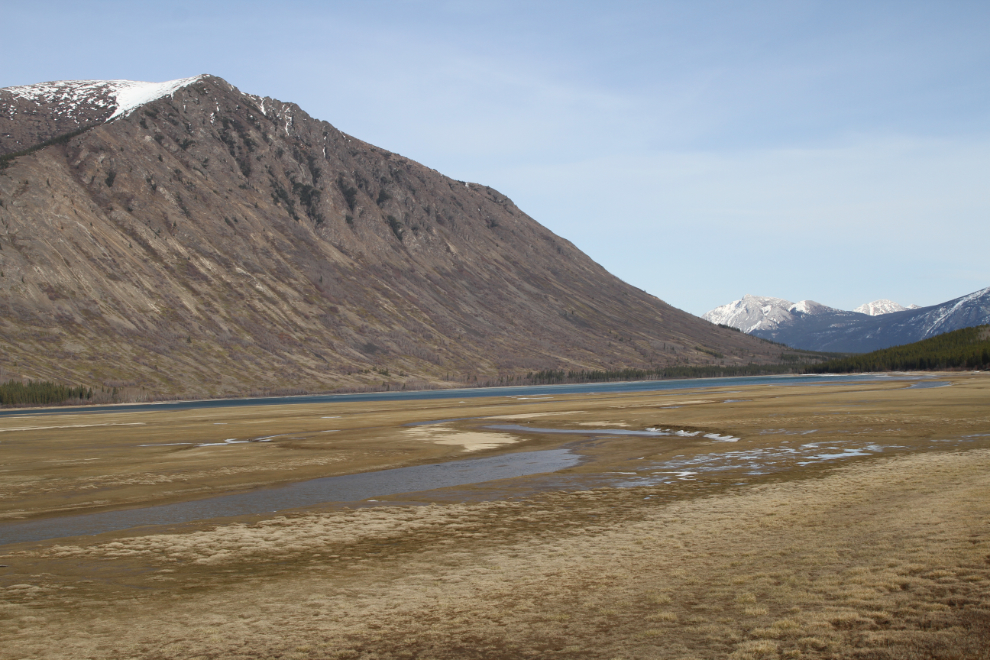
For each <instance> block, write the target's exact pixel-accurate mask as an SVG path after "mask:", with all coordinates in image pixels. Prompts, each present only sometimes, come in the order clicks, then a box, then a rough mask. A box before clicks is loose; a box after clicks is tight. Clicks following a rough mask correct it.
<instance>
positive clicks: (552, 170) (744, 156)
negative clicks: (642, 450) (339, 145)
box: [0, 0, 990, 314]
mask: <svg viewBox="0 0 990 660" xmlns="http://www.w3.org/2000/svg"><path fill="white" fill-rule="evenodd" d="M3 14H4V18H5V20H4V23H5V26H6V29H5V36H4V52H5V53H6V55H5V57H4V63H3V65H2V67H0V86H2V87H6V86H9V85H19V84H28V83H33V82H40V81H45V80H59V79H105V78H124V79H132V80H148V81H162V80H171V79H174V78H183V77H188V76H192V75H196V74H199V73H212V74H215V75H218V76H221V77H223V78H225V79H226V80H228V81H229V82H231V83H232V84H234V85H236V86H237V87H239V88H240V89H241V90H242V91H245V92H250V93H254V94H262V95H267V96H273V97H276V98H279V99H281V100H285V101H293V102H296V103H298V104H299V105H300V106H301V107H302V108H303V109H305V110H306V111H307V112H309V113H310V114H311V115H313V116H315V117H317V118H320V119H324V120H327V121H329V122H330V123H332V124H334V125H335V126H337V127H338V128H340V129H341V130H344V131H346V132H348V133H350V134H353V135H356V136H358V137H360V138H362V139H364V140H367V141H369V142H371V143H373V144H376V145H378V146H381V147H383V148H385V149H389V150H391V151H395V152H398V153H401V154H403V155H405V156H408V157H410V158H413V159H415V160H418V161H420V162H422V163H424V164H426V165H428V166H430V167H433V168H435V169H437V170H439V171H441V172H443V173H444V174H447V175H449V176H451V177H453V178H455V179H462V180H469V181H476V182H480V183H484V184H487V185H490V186H492V187H494V188H496V189H498V190H500V191H501V192H503V193H505V194H506V195H508V196H510V197H511V198H512V199H513V200H514V201H515V202H516V203H517V204H518V205H519V206H520V207H521V208H522V209H523V210H524V211H526V212H527V213H529V214H530V215H531V216H533V217H534V218H535V219H536V220H537V221H538V222H540V223H542V224H543V225H545V226H547V227H549V228H550V229H551V230H553V231H554V232H556V233H557V234H559V235H561V236H563V237H565V238H567V239H569V240H571V241H572V242H573V243H575V244H576V245H577V246H578V247H579V248H581V249H582V250H584V251H585V252H586V253H588V254H589V255H590V256H591V257H592V258H593V259H595V260H596V261H598V262H599V263H601V264H602V265H603V266H605V267H606V268H607V269H609V270H610V271H611V272H613V273H615V274H616V275H618V276H619V277H621V278H622V279H624V280H626V281H627V282H630V283H631V284H633V285H635V286H638V287H640V288H642V289H645V290H646V291H648V292H650V293H652V294H655V295H657V296H658V297H660V298H662V299H664V300H666V301H667V302H669V303H671V304H673V305H675V306H677V307H680V308H682V309H685V310H687V311H689V312H692V313H695V314H701V313H703V312H705V311H707V310H708V309H710V308H712V307H714V306H716V305H719V304H723V303H726V302H729V301H731V300H733V299H736V298H739V297H741V296H742V295H743V294H745V293H752V294H758V295H772V296H778V297H782V298H787V299H790V300H793V301H797V300H800V299H804V298H810V299H813V300H817V301H818V302H821V303H825V304H828V305H832V306H836V307H840V308H845V309H851V308H853V307H855V306H856V305H859V304H860V303H863V302H867V301H870V300H874V299H877V298H891V299H893V300H896V301H898V302H900V303H902V304H908V303H912V302H914V303H917V304H920V305H928V304H935V303H938V302H942V301H945V300H948V299H951V298H955V297H957V296H960V295H963V294H965V293H969V292H971V291H974V290H976V289H980V288H983V287H986V286H990V251H988V246H990V38H988V36H987V35H990V3H987V2H986V1H985V0H982V1H980V2H966V1H959V2H910V1H900V2H882V1H877V2H844V1H842V0H839V1H832V2H810V1H801V0H789V1H780V2H759V1H756V2H747V3H740V2H731V1H729V2H714V1H713V2H707V1H705V0H696V1H691V2H688V1H685V2H622V1H612V2H537V1H532V2H515V1H507V2H489V1H484V0H482V1H478V2H460V1H453V0H451V1H449V2H441V1H434V2H427V1H418V0H407V1H392V2H385V1H374V0H372V1H365V2H360V3H357V2H351V3H344V2H306V1H293V0H285V1H281V2H264V3H262V2H223V1H213V2H211V1H209V0H206V1H202V2H184V1H181V0H180V1H179V2H170V3H159V2H156V3H149V2H134V1H130V2H104V1H98V2H83V1H80V2H71V3H70V2H65V3H61V2H44V1H40V2H34V3H13V2H5V3H4V9H3ZM14 53H17V54H19V56H17V57H13V56H12V54H14Z"/></svg>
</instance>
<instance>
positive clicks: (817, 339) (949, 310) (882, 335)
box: [750, 287, 990, 353]
mask: <svg viewBox="0 0 990 660" xmlns="http://www.w3.org/2000/svg"><path fill="white" fill-rule="evenodd" d="M984 323H990V287H988V288H986V289H981V290H980V291H976V292H974V293H971V294H969V295H966V296H962V297H960V298H956V299H955V300H950V301H948V302H945V303H942V304H941V305H932V306H929V307H919V308H917V309H904V310H902V311H897V312H889V313H886V314H879V315H876V316H869V315H867V314H861V313H858V312H845V311H840V310H834V311H832V312H830V313H825V314H817V315H805V316H801V317H798V318H796V319H795V321H793V322H791V323H788V324H786V325H781V326H778V327H776V328H773V329H768V330H763V329H758V330H754V331H753V332H752V333H750V334H753V335H756V336H758V337H763V338H764V339H772V340H773V341H778V342H781V343H783V344H787V345H788V346H793V347H794V348H803V349H807V350H813V351H837V352H851V353H866V352H869V351H875V350H877V349H881V348H888V347H890V346H898V345H900V344H909V343H912V342H916V341H921V340H922V339H927V338H928V337H933V336H935V335H939V334H942V333H943V332H949V331H951V330H959V329H961V328H968V327H972V326H976V325H982V324H984Z"/></svg>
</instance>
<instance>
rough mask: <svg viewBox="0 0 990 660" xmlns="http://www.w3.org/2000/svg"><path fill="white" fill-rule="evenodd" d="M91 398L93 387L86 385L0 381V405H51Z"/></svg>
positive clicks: (85, 401) (84, 400)
mask: <svg viewBox="0 0 990 660" xmlns="http://www.w3.org/2000/svg"><path fill="white" fill-rule="evenodd" d="M92 398H93V389H92V388H87V387H81V386H80V387H69V386H68V385H60V384H58V383H52V382H49V381H28V382H27V383H22V382H21V381H18V380H9V381H7V382H6V383H0V405H4V406H23V405H46V404H47V405H51V404H54V403H65V402H66V401H78V402H80V403H87V402H89V401H90V400H91V399H92Z"/></svg>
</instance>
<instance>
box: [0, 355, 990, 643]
mask: <svg viewBox="0 0 990 660" xmlns="http://www.w3.org/2000/svg"><path fill="white" fill-rule="evenodd" d="M946 380H949V381H951V382H952V386H951V387H942V388H929V389H906V384H904V383H900V384H898V383H882V384H878V383H862V384H856V385H848V384H846V385H831V386H827V387H814V388H772V387H753V388H747V389H745V391H744V392H743V393H740V392H739V391H738V390H739V388H734V390H733V393H732V394H728V393H726V394H725V395H724V396H722V397H720V395H719V393H718V392H717V391H712V390H706V391H705V392H704V394H703V396H705V397H707V399H706V400H709V399H710V400H711V403H697V404H693V405H690V406H685V407H683V408H669V406H671V405H676V404H675V403H674V402H675V401H676V400H677V398H678V397H671V396H658V395H655V394H652V395H642V394H637V395H621V396H601V397H589V396H587V395H582V396H580V397H578V396H575V397H558V398H556V399H554V400H553V401H543V402H533V401H522V402H520V401H512V402H509V403H506V402H505V401H504V400H502V401H499V402H493V401H487V400H481V401H472V402H471V404H470V405H467V406H465V405H463V404H462V405H460V406H458V405H457V404H456V403H453V402H451V403H442V404H439V405H438V404H436V403H431V404H429V405H430V406H433V408H427V407H425V406H424V405H423V404H418V405H412V404H410V405H389V406H388V407H385V406H383V405H382V404H375V405H372V404H364V407H363V408H362V407H360V406H359V407H354V408H345V407H343V406H340V405H334V406H322V407H318V408H319V409H318V410H312V411H311V410H308V409H307V410H303V408H305V407H304V406H298V407H296V408H293V409H292V410H285V409H282V410H277V411H273V410H270V409H269V410H266V411H256V410H255V411H252V410H250V409H249V410H238V411H235V412H231V413H227V412H226V411H225V412H224V413H223V414H222V415H219V416H224V417H225V419H217V417H218V414H217V413H214V412H211V413H210V415H204V414H203V413H199V414H198V415H199V416H198V417H196V418H193V417H192V416H191V414H189V413H184V414H185V415H187V416H186V417H183V416H182V415H177V416H175V417H172V418H166V416H162V417H160V418H159V417H154V416H153V415H150V414H149V415H148V416H142V417H140V418H136V419H129V420H122V419H119V418H113V416H111V415H108V416H107V417H106V418H105V419H104V418H102V416H101V419H96V416H93V417H92V418H88V419H87V420H86V423H87V424H93V423H103V422H104V421H105V422H121V421H131V422H135V421H139V422H143V423H144V425H143V426H140V427H133V428H128V429H127V431H124V430H122V429H117V428H113V427H111V429H110V430H107V428H105V427H104V428H100V429H97V428H93V429H78V430H76V431H74V432H73V435H72V436H71V437H70V436H60V435H56V432H55V431H54V430H47V431H41V430H35V431H22V432H19V433H9V434H4V436H3V443H4V444H3V447H4V451H5V452H9V453H6V454H4V459H3V460H4V464H3V466H2V469H3V470H4V472H0V486H2V487H3V488H4V489H5V490H4V497H3V499H2V500H0V503H2V505H3V507H4V509H3V510H4V511H5V512H6V513H8V514H9V515H32V516H37V515H42V516H43V515H50V514H51V513H52V512H54V511H56V510H57V509H58V508H59V506H60V505H59V504H58V503H59V501H60V500H65V501H69V502H74V503H75V504H76V505H77V506H79V508H82V509H84V510H89V509H94V508H95V507H98V506H99V505H93V504H91V503H89V504H87V502H93V501H95V500H96V498H97V497H101V498H103V499H104V500H105V501H106V504H105V506H123V505H125V504H126V503H128V502H139V501H149V500H152V499H153V498H154V497H156V496H157V495H156V494H158V493H171V494H170V495H165V496H166V497H173V498H179V499H181V498H183V497H188V493H198V492H202V489H204V488H212V489H213V490H214V491H217V492H227V491H229V490H239V489H244V488H246V487H250V486H249V484H250V483H277V482H279V481H283V480H287V479H292V478H294V477H295V476H296V475H300V476H303V477H310V476H314V475H318V474H326V473H331V472H333V471H335V470H338V469H342V470H345V471H347V470H351V471H362V470H367V469H380V468H381V467H383V466H389V465H392V466H396V465H405V464H415V463H416V462H424V461H436V460H445V459H452V458H454V459H455V458H458V457H461V456H465V455H467V456H470V457H476V456H481V455H492V454H497V453H499V452H505V451H520V450H522V451H525V450H529V449H537V448H539V449H544V448H550V447H555V446H561V445H565V444H567V445H568V446H571V447H572V448H573V450H574V451H577V452H579V453H581V454H582V455H583V456H585V457H586V460H585V462H584V463H582V465H581V466H579V467H577V468H572V469H570V470H567V471H566V472H565V473H564V474H558V475H551V476H547V477H544V478H535V477H527V478H521V479H519V480H506V482H504V483H499V484H497V485H482V486H475V487H464V488H458V489H448V491H438V492H435V493H425V494H420V495H415V496H401V497H400V496H396V497H393V498H391V502H386V503H385V504H384V505H378V506H366V507H359V508H351V509H346V508H340V507H333V506H327V507H322V508H320V507H317V508H313V509H310V510H306V511H298V512H293V513H289V514H278V515H270V516H269V517H255V518H250V519H244V520H242V521H235V522H226V523H224V524H221V525H217V524H210V523H209V522H205V523H203V524H198V525H191V526H187V527H184V528H181V529H177V530H175V531H171V532H170V531H168V530H160V529H148V530H137V531H132V532H124V533H116V534H110V535H103V536H98V537H91V538H85V539H62V540H57V541H52V542H45V543H35V544H22V545H18V546H5V547H0V564H6V565H8V567H7V568H3V569H0V588H2V590H0V594H2V596H0V640H3V643H2V644H0V658H3V659H4V660H6V659H7V658H28V657H36V658H88V657H95V658H129V657H140V658H194V657H204V658H276V657H277V658H434V657H435V658H518V657H532V658H543V657H550V658H628V659H632V658H668V657H669V658H683V659H687V658H725V657H729V658H740V659H741V658H848V657H857V658H904V659H908V658H911V659H913V658H919V659H920V658H987V657H990V656H988V653H990V651H988V649H990V526H988V525H987V521H988V520H990V436H988V435H985V434H990V377H987V376H986V375H982V374H981V375H972V374H962V375H960V374H955V375H951V376H949V377H948V378H947V379H946ZM697 396H698V395H697V393H694V394H693V397H692V395H691V394H687V395H685V396H684V397H683V399H684V400H685V401H696V400H697ZM729 397H731V398H732V399H741V398H745V399H749V401H745V402H728V403H723V400H725V399H728V398H729ZM454 407H456V408H457V411H456V413H457V414H456V415H455V414H451V408H454ZM568 407H570V411H568ZM545 412H553V413H562V414H557V415H553V416H550V417H540V418H539V419H538V420H537V419H535V418H534V423H533V426H536V425H539V426H542V427H549V426H553V427H556V428H575V429H580V430H581V432H582V433H583V434H584V433H587V432H588V430H589V425H595V426H601V427H602V428H625V429H633V430H636V429H645V428H648V427H654V428H663V429H671V430H672V432H673V431H685V432H688V433H693V432H696V431H697V432H698V434H697V435H693V436H687V435H680V436H664V437H658V438H651V437H621V436H616V437H608V438H599V439H590V440H589V439H587V436H585V435H582V436H540V435H539V434H530V433H520V434H506V435H508V436H510V438H511V439H514V440H516V442H514V443H512V444H501V445H498V446H496V447H494V448H478V449H477V450H476V451H466V450H468V449H471V443H470V442H464V443H460V442H459V443H457V444H449V445H447V444H437V441H443V440H444V439H447V438H456V437H458V434H462V435H464V436H468V437H471V434H479V435H482V436H484V435H488V434H494V433H493V432H491V431H488V430H485V429H484V426H485V424H489V423H491V421H492V420H491V419H485V418H489V417H493V416H499V417H502V418H504V416H506V415H527V414H531V413H545ZM323 415H340V419H335V420H334V424H335V425H336V426H335V428H339V429H340V432H339V433H334V434H326V435H322V436H320V435H318V434H317V431H318V430H321V429H323V426H321V422H322V424H325V423H326V421H325V420H320V417H321V416H323ZM455 416H456V417H471V418H476V419H464V420H460V421H456V422H446V423H444V424H442V425H439V426H440V428H441V429H443V430H438V429H435V428H434V427H433V426H424V427H411V428H408V427H404V426H403V425H404V424H408V423H411V422H416V421H427V420H430V419H449V418H452V417H455ZM118 417H124V416H122V415H118ZM523 419H525V418H523ZM217 421H226V422H227V425H226V426H215V425H214V422H217ZM46 422H50V423H49V424H46V425H51V426H56V425H66V424H67V423H63V422H62V421H59V422H58V423H55V422H52V420H46ZM16 425H22V426H32V425H34V426H40V424H37V423H36V420H30V419H16V420H2V421H0V426H2V427H4V428H10V427H13V426H16ZM166 426H172V427H173V428H182V429H185V431H184V432H185V433H186V436H185V437H186V438H191V439H189V440H186V441H192V442H205V441H208V440H209V439H210V438H212V437H213V436H211V435H210V430H212V432H213V433H215V434H217V435H216V437H219V436H221V435H222V436H224V438H229V437H234V436H235V435H236V436H237V437H241V436H246V435H248V434H243V433H240V432H239V431H238V433H231V432H230V430H231V427H234V428H237V427H239V426H240V427H248V426H251V427H252V428H253V429H256V430H257V435H262V434H263V433H269V434H274V433H288V434H290V435H289V436H288V437H289V440H287V441H284V442H283V443H282V444H280V443H278V442H274V443H266V444H265V445H261V443H250V444H241V445H232V446H227V447H219V446H218V447H203V448H192V449H190V448H187V447H188V446H177V447H167V448H166V447H161V448H153V449H152V451H153V452H155V453H154V454H142V453H141V452H140V451H139V450H138V449H137V448H136V447H137V444H139V443H146V442H149V441H151V442H163V441H164V440H163V438H165V437H166V436H167V435H168V434H167V433H166V432H165V430H164V427H166ZM429 429H434V430H435V434H434V435H429V431H428V430H429ZM410 431H416V432H417V433H420V432H422V433H423V435H414V436H412V437H410V436H409V435H408V434H409V433H410ZM63 432H64V430H63ZM124 433H127V434H130V435H128V436H126V437H125V436H124V435H117V434H124ZM706 433H711V434H720V435H731V436H733V437H738V438H739V440H738V441H737V442H734V443H725V442H718V441H717V440H712V439H710V438H705V437H704V434H706ZM29 434H34V435H29ZM45 434H47V435H45ZM327 436H331V437H329V438H328V437H327ZM20 437H29V438H30V440H31V441H32V442H33V443H35V445H36V446H38V445H40V446H42V447H43V449H44V451H40V452H37V453H32V451H31V449H30V447H29V446H28V445H27V444H26V442H25V443H24V444H18V443H17V442H13V439H14V438H20ZM172 439H173V441H174V440H175V438H174V437H173V438H172ZM462 439H464V438H463V437H462ZM8 441H11V446H9V447H8ZM338 442H339V443H340V444H339V445H338V444H336V443H338ZM101 443H102V444H101ZM145 449H147V448H145ZM209 452H212V453H209ZM221 452H229V453H226V454H224V453H221ZM88 458H96V459H98V460H95V461H87V460H86V459H88ZM185 458H190V459H191V460H189V461H188V465H189V467H188V468H187V469H186V471H185V472H183V471H181V468H182V465H183V464H182V463H181V461H182V460H184V459H185ZM320 461H322V462H320ZM224 469H228V470H231V472H229V473H226V476H225V477H224V478H214V477H213V476H211V475H215V474H225V473H223V472H222V470H224ZM321 470H322V472H321ZM608 473H619V474H620V475H621V476H616V475H611V476H609V474H608ZM139 477H140V478H139ZM135 479H137V482H134V483H125V482H128V481H129V480H132V481H133V480H135ZM87 484H99V486H98V487H97V488H93V489H90V490H93V491H97V492H94V493H90V494H87V495H85V498H88V499H84V498H83V496H78V495H76V493H77V491H79V490H86V489H85V488H84V486H85V485H87ZM177 484H186V485H187V486H188V488H187V489H186V490H183V489H182V488H181V487H179V486H177ZM620 485H621V486H627V487H616V486H620ZM43 489H47V490H43ZM39 491H43V492H40V493H39ZM74 497H78V498H79V499H73V498H74ZM491 497H498V498H500V499H497V500H494V501H485V500H486V498H491ZM410 501H415V502H417V503H414V504H409V503H408V502H410ZM430 502H433V503H432V504H430Z"/></svg>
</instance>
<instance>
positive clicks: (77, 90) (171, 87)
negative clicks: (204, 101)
mask: <svg viewBox="0 0 990 660" xmlns="http://www.w3.org/2000/svg"><path fill="white" fill-rule="evenodd" d="M203 77H204V76H202V75H200V76H194V77H192V78H181V79H179V80H169V81H167V82H160V83H152V82H138V81H134V80H57V81H54V82H44V83H38V84H36V85H23V86H19V87H6V88H4V91H7V92H10V93H11V94H13V95H14V96H16V97H19V98H23V99H27V100H29V101H34V102H36V103H46V104H50V105H53V106H55V107H56V108H57V110H58V112H59V113H60V114H64V115H66V116H69V117H71V116H73V115H74V114H76V113H77V111H78V110H79V108H80V106H83V105H84V104H85V105H88V106H95V107H102V108H106V109H108V110H109V109H110V108H113V109H114V111H113V114H111V115H110V116H109V117H107V121H110V120H112V119H115V118H117V117H120V116H127V115H129V114H130V113H132V112H133V111H134V110H135V108H138V107H140V106H142V105H144V104H146V103H151V102H152V101H156V100H158V99H160V98H162V97H163V96H168V95H170V94H174V93H175V92H176V91H178V90H179V89H181V88H183V87H185V86H187V85H191V84H192V83H194V82H196V81H198V80H201V79H202V78H203Z"/></svg>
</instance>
